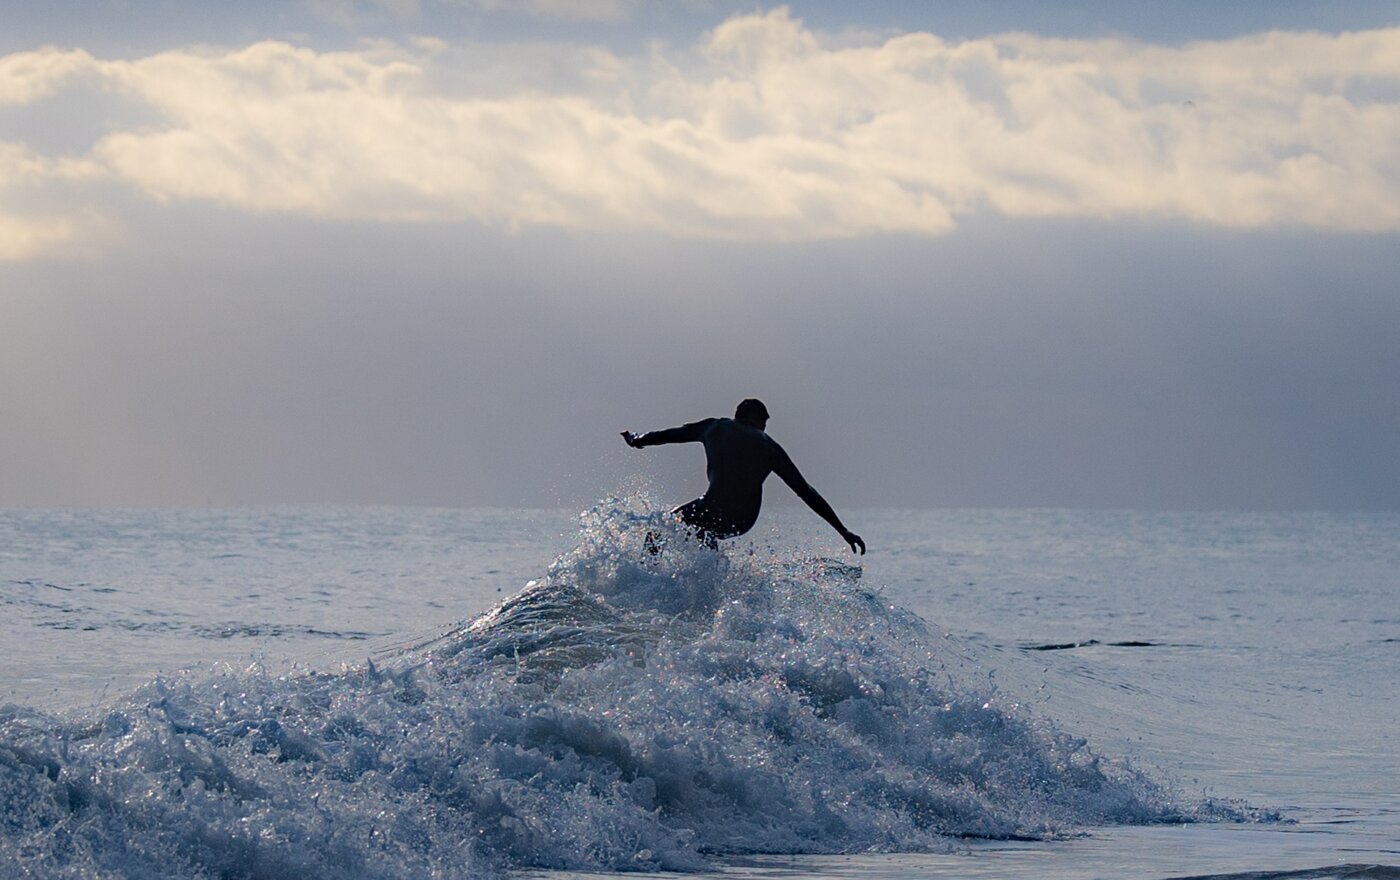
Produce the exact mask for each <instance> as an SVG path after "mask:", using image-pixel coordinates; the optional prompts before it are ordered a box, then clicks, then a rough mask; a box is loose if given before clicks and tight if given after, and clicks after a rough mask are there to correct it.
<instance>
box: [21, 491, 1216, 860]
mask: <svg viewBox="0 0 1400 880" xmlns="http://www.w3.org/2000/svg"><path fill="white" fill-rule="evenodd" d="M1198 809H1199V808H1198V807H1196V806H1193V805H1191V804H1185V803H1180V802H1177V801H1176V800H1175V799H1173V798H1171V797H1169V796H1168V795H1167V794H1166V793H1164V792H1163V790H1162V789H1161V788H1159V787H1158V786H1157V785H1156V784H1154V783H1153V782H1151V781H1150V780H1148V779H1146V778H1144V777H1143V776H1142V775H1140V774H1138V773H1135V772H1133V771H1131V770H1129V769H1127V768H1126V767H1123V766H1121V765H1117V764H1115V763H1112V762H1109V761H1107V760H1105V759H1103V758H1101V757H1099V756H1097V755H1095V754H1093V753H1092V752H1091V751H1090V750H1089V749H1088V748H1087V747H1086V746H1085V744H1084V742H1083V741H1082V740H1078V739H1075V738H1073V737H1070V736H1067V735H1065V734H1063V733H1061V732H1059V731H1057V730H1056V729H1055V728H1054V727H1053V726H1051V725H1050V724H1048V723H1047V722H1045V721H1043V720H1038V719H1036V718H1034V717H1032V716H1030V715H1029V714H1027V713H1026V712H1024V710H1022V709H1021V708H1020V707H1017V706H1015V705H1011V704H1004V703H1003V701H1002V700H1001V699H1000V698H999V697H998V695H997V694H996V693H995V691H994V690H993V689H991V688H989V687H988V686H987V682H986V681H985V679H984V678H982V677H981V676H979V675H977V674H976V673H975V672H974V671H972V670H970V669H969V661H968V659H967V656H966V654H965V652H964V649H963V648H962V647H961V646H959V645H957V644H956V643H955V642H954V641H952V640H950V639H947V638H944V637H939V636H937V635H935V634H931V633H930V632H929V631H928V628H927V627H926V626H925V625H924V623H923V622H922V621H921V620H919V619H918V618H917V617H916V616H914V615H912V614H909V613H908V612H905V611H902V610H900V609H898V608H895V607H892V606H891V605H890V604H889V603H887V602H886V601H885V600H884V599H883V598H882V597H881V596H880V594H879V593H878V592H874V591H871V590H868V589H866V588H865V587H864V586H863V585H862V584H861V582H860V579H859V569H858V568H855V567H853V566H849V565H846V564H844V563H840V562H837V561H834V560H825V559H818V558H811V557H803V556H782V555H768V556H763V555H746V554H743V553H739V552H725V551H723V550H719V551H717V550H714V549H711V548H709V547H706V546H705V545H704V544H703V543H701V542H696V541H694V540H690V539H689V538H688V536H687V535H686V534H685V532H684V531H683V530H681V529H680V528H679V527H678V526H677V525H676V524H675V523H674V522H673V521H671V520H670V519H669V518H668V517H667V516H666V515H665V514H662V513H659V512H657V511H656V510H654V509H653V508H652V506H651V505H650V504H649V503H647V502H646V500H645V499H643V498H640V497H638V496H630V497H626V498H619V499H609V500H608V501H605V502H603V503H601V504H600V505H598V506H597V507H596V508H595V509H593V510H592V511H589V512H588V513H587V514H585V516H584V518H583V527H582V530H581V535H580V541H579V544H578V546H577V547H576V548H575V549H574V550H572V551H570V552H569V553H566V554H564V555H563V556H561V557H560V558H559V559H558V560H556V561H555V562H554V564H553V565H552V566H550V567H549V569H548V570H547V572H546V573H545V574H544V575H543V576H542V577H541V578H540V579H539V580H538V581H536V582H532V583H531V584H530V585H528V586H527V587H526V588H525V589H524V590H523V591H522V592H521V593H519V594H518V595H516V596H513V597H511V598H509V599H507V600H506V601H504V602H502V603H501V604H500V605H499V606H497V607H496V608H495V609H492V610H491V611H490V612H488V613H487V614H485V615H482V616H481V617H480V618H478V619H476V620H474V621H470V622H466V623H463V624H462V625H460V626H457V627H454V628H452V629H451V630H449V631H448V632H446V633H445V634H444V635H443V636H442V637H440V638H438V639H436V640H434V641H432V642H431V643H429V644H426V645H421V646H418V647H416V648H414V649H412V650H408V651H403V652H400V653H398V654H396V655H392V656H387V657H381V658H379V661H378V662H377V663H367V664H365V665H362V666H358V667H356V668H352V669H346V670H343V671H341V672H339V673H335V674H327V673H303V674H297V675H285V676H273V675H268V674H264V673H262V672H260V671H259V670H258V669H256V668H254V669H249V670H238V671H234V670H230V671H226V672H223V673H220V674H208V673H202V674H198V675H189V676H183V677H177V678H162V679H158V680H156V681H153V682H152V683H150V684H149V685H147V686H146V687H144V688H142V689H140V690H138V691H137V692H136V693H134V694H132V695H131V696H130V697H128V698H127V699H124V700H122V701H119V702H118V703H115V704H112V705H109V706H107V707H105V708H103V709H101V710H94V711H89V712H87V713H85V714H81V715H70V716H64V717H51V716H47V715H42V714H39V713H34V712H30V711H27V710H24V709H21V708H18V707H13V706H10V707H5V708H4V709H3V710H0V867H3V868H4V869H5V870H4V872H3V873H4V874H5V876H34V877H85V878H96V877H172V878H174V877H180V878H187V877H249V878H253V877H257V878H283V877H285V878H297V880H307V878H318V877H326V878H331V877H335V878H346V877H351V878H354V877H389V878H392V877H404V878H408V877H415V878H417V877H428V876H432V877H444V878H455V877H481V876H489V875H491V874H493V873H496V872H499V871H502V870H505V869H509V868H514V867H525V866H532V867H549V868H572V869H593V870H627V869H650V870H655V869H671V870H687V869H696V868H701V867H703V866H704V865H705V864H706V863H707V862H706V859H707V858H708V857H709V856H711V855H714V854H727V853H758V852H766V853H818V852H826V853H832V852H853V851H870V850H876V851H916V850H932V849H941V848H946V847H947V846H948V845H949V841H950V839H953V838H956V837H968V836H972V837H992V838H1010V837H1035V838H1041V837H1053V836H1058V835H1064V834H1072V833H1075V832H1076V831H1077V830H1078V829H1081V828H1083V827H1084V826H1089V825H1099V824H1111V823H1140V822H1154V821H1165V820H1180V819H1189V818H1193V817H1195V816H1196V815H1197V812H1198Z"/></svg>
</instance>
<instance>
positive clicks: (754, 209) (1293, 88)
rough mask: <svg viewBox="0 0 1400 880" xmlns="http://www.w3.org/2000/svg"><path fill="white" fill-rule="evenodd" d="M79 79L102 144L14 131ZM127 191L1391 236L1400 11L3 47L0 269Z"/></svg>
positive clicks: (83, 136)
mask: <svg viewBox="0 0 1400 880" xmlns="http://www.w3.org/2000/svg"><path fill="white" fill-rule="evenodd" d="M521 58H533V59H536V60H539V61H540V62H541V63H531V64H522V63H520V59H521ZM75 95H81V96H83V100H84V101H87V102H95V106H97V107H99V108H103V112H102V113H99V114H97V115H96V116H95V117H92V118H87V119H86V120H85V121H84V123H83V125H82V126H76V125H75V126H74V132H73V138H74V139H75V140H77V141H81V142H76V143H71V144H66V145H63V146H61V147H60V146H55V145H54V144H53V143H47V142H48V141H53V140H54V139H53V137H52V136H51V135H52V134H53V132H46V133H45V134H46V136H45V138H38V137H35V136H33V135H34V130H33V129H32V128H26V127H25V125H24V124H22V122H15V121H14V120H16V119H19V120H23V119H24V118H25V117H24V116H23V113H29V114H34V113H38V112H41V111H44V110H45V109H49V110H53V109H54V108H55V107H57V108H62V106H63V105H64V103H65V102H70V101H74V100H76V99H75V97H74V96H75ZM84 106H87V105H86V104H85V105H84ZM94 119H95V120H96V121H95V122H94ZM7 120H8V122H7ZM94 125H97V126H98V128H97V130H96V131H91V129H92V127H93V126H94ZM41 140H42V141H46V143H44V144H40V143H39V142H40V141H41ZM117 191H124V192H127V193H131V192H134V193H136V194H138V195H139V196H140V197H143V198H149V199H152V200H156V201H159V202H206V203H216V204H219V205H222V206H226V207H229V208H232V209H236V210H240V211H248V212H278V213H287V214H294V215H304V216H308V217H315V218H327V219H335V220H340V219H344V220H365V219H369V220H378V221H410V222H424V221H441V220H448V221H460V220H468V221H477V222H480V223H483V224H487V225H490V226H493V227H498V228H508V229H518V228H522V227H528V226H535V225H557V226H562V227H570V228H580V229H589V228H599V227H605V228H609V229H631V228H635V229H645V230H650V231H659V232H662V233H665V234H670V235H675V236H681V237H691V236H694V237H715V238H755V237H757V238H764V239H813V238H831V237H858V236H869V235H878V234H883V233H897V234H908V235H916V236H919V235H923V236H927V235H938V234H941V233H944V232H947V231H949V230H950V229H952V228H953V227H954V226H955V225H956V224H957V223H958V222H959V218H961V217H966V216H969V215H971V214H974V213H978V212H994V213H997V214H1002V215H1006V216H1011V217H1160V218H1182V219H1186V220H1189V221H1194V222H1199V223H1204V224H1215V225H1219V226H1225V227H1246V228H1247V227H1267V226H1278V225H1304V226H1311V227H1319V228H1328V229H1340V230H1353V231H1394V230H1397V229H1400V28H1397V29H1385V30H1373V31H1365V32H1358V33H1343V34H1323V33H1300V32H1274V33H1266V34H1259V35H1255V36H1250V37H1246V38H1240V39H1233V40H1225V41H1214V42H1200V43H1192V44H1187V45H1183V46H1158V45H1150V44H1143V43H1138V42H1133V41H1128V40H1118V39H1102V40H1092V41H1089V40H1068V39H1044V38H1039V37H1036V36H1032V35H1027V34H1007V35H1003V36H999V37H996V38H989V39H978V40H969V41H964V42H956V43H955V42H947V41H944V40H942V39H940V38H939V37H937V36H936V35H934V34H930V33H910V34H903V35H899V36H894V37H891V38H888V39H879V40H874V39H872V40H868V41H866V42H861V43H856V44H852V42H851V41H850V40H849V39H845V40H837V39H834V38H831V37H828V36H825V35H823V34H820V33H817V32H815V31H813V30H810V29H808V28H806V27H805V26H804V25H803V23H802V22H800V21H798V20H796V19H794V18H793V17H792V16H791V15H790V14H789V13H788V12H787V11H786V10H782V9H779V10H777V11H773V12H769V13H766V14H754V15H746V16H740V17H735V18H732V19H730V20H728V21H726V22H724V23H723V24H722V25H720V26H719V27H717V28H716V29H715V30H714V31H712V32H710V33H709V34H707V35H706V36H705V37H704V38H703V39H702V40H701V41H700V42H698V43H697V44H696V45H694V46H691V47H686V48H684V49H680V50H669V49H664V48H658V49H656V50H654V51H653V52H652V53H651V54H650V55H648V56H647V57H642V58H629V57H619V56H616V55H614V54H611V53H609V52H607V51H604V50H601V49H593V48H588V47H571V46H554V47H548V46H546V47H541V46H515V47H512V46H499V45H482V46H466V47H462V46H449V45H446V44H444V43H442V42H440V41H435V40H427V39H425V40H420V41H417V42H414V43H412V44H379V45H370V46H366V47H363V48H361V49H358V50H355V51H335V52H331V51H317V50H314V49H311V48H307V47H298V46H294V45H290V44H287V43H282V42H259V43H256V44H253V45H249V46H246V47H242V48H237V49H218V50H215V49H188V50H179V51H168V52H162V53H159V54H156V55H151V56H148V57H142V58H137V59H128V60H109V59H100V58H95V57H93V56H92V55H90V54H88V53H86V52H84V51H81V50H63V49H57V48H44V49H38V50H35V51H30V52H23V53H16V54H12V55H9V56H5V57H3V58H0V206H3V207H0V259H7V260H17V259H26V258H30V257H34V256H40V255H44V254H46V253H52V252H54V251H55V250H57V249H60V248H65V247H71V246H72V245H73V243H74V241H75V240H77V239H81V238H82V237H83V236H84V235H85V234H87V233H86V232H85V230H90V229H92V228H94V226H95V225H96V226H102V225H103V223H102V220H103V218H104V216H106V215H113V214H115V213H116V211H115V209H114V208H113V207H112V206H111V204H112V203H111V200H112V199H113V198H114V196H113V193H114V192H117ZM94 218H96V219H94ZM107 221H108V222H109V223H115V222H116V220H115V218H113V217H111V216H107Z"/></svg>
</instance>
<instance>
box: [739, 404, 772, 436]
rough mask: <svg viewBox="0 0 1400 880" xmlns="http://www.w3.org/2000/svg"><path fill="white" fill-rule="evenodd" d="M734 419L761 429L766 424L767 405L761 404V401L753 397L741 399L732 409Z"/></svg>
mask: <svg viewBox="0 0 1400 880" xmlns="http://www.w3.org/2000/svg"><path fill="white" fill-rule="evenodd" d="M734 421H736V422H742V423H744V424H745V425H753V426H754V427H755V428H757V429H759V430H760V431H762V430H763V429H764V428H765V427H767V426H768V407H766V406H764V405H763V401H761V400H758V399H756V398H753V397H750V398H748V399H747V400H741V401H739V405H738V406H737V407H735V409H734Z"/></svg>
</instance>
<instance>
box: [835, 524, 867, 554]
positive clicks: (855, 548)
mask: <svg viewBox="0 0 1400 880" xmlns="http://www.w3.org/2000/svg"><path fill="white" fill-rule="evenodd" d="M841 539H842V540H843V541H845V542H846V543H847V544H850V545H851V552H852V553H859V554H860V555H861V556H864V555H865V542H864V541H862V540H861V539H860V535H857V534H856V533H855V532H853V531H851V530H850V529H847V530H846V531H844V532H842V533H841Z"/></svg>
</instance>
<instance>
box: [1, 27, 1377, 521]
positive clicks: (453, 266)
mask: <svg viewBox="0 0 1400 880" xmlns="http://www.w3.org/2000/svg"><path fill="white" fill-rule="evenodd" d="M0 20H3V21H4V26H3V27H0V506H16V505H43V506H48V505H167V504H169V505H204V504H215V505H225V504H251V503H279V502H335V503H342V502H345V503H386V504H434V505H448V506H474V505H502V506H574V505H580V504H587V503H588V502H590V501H591V500H593V499H595V498H598V497H601V496H603V495H606V494H609V493H613V492H615V491H618V490H619V489H620V488H622V487H626V486H630V485H633V483H634V481H635V480H636V479H637V478H642V479H645V480H649V481H650V485H651V486H652V487H653V489H654V491H655V492H657V493H658V495H659V496H660V497H661V498H662V499H663V500H670V501H675V502H680V501H684V500H686V499H687V498H689V497H691V496H693V495H694V494H697V493H698V492H699V491H700V490H701V489H703V456H702V453H701V451H700V449H699V447H698V446H692V447H663V448H658V449H647V450H644V451H634V450H630V449H627V448H626V447H625V446H624V445H623V444H622V442H621V440H620V438H618V436H617V432H618V431H620V430H621V429H623V428H630V429H633V430H647V429H652V428H661V427H668V426H672V425H676V424H680V423H682V422H686V421H691V420H694V419H697V418H701V417H704V416H709V415H728V414H730V413H731V412H732V410H733V407H734V404H735V403H736V402H737V401H738V400H740V399H741V398H743V397H747V396H758V397H761V398H762V399H763V400H764V401H765V402H766V403H767V404H768V408H769V410H770V411H771V412H772V416H773V417H772V421H771V422H770V424H769V431H770V433H771V434H772V435H773V436H775V437H776V438H777V439H778V440H779V441H780V442H782V443H783V444H784V445H785V446H786V447H787V449H788V451H789V452H790V453H792V455H793V457H794V459H795V460H796V461H797V463H798V465H799V467H800V468H802V470H803V471H804V473H805V475H806V476H807V477H808V479H809V480H810V481H811V482H812V483H813V484H814V485H816V486H817V487H818V488H819V489H820V490H821V491H822V492H823V493H824V494H825V495H826V496H827V497H828V499H829V500H831V501H832V502H833V504H834V505H835V506H836V507H837V509H838V510H843V509H846V508H851V507H857V506H938V507H951V506H1075V507H1137V508H1174V509H1183V508H1184V509H1197V508H1230V509H1276V508H1287V509H1314V508H1326V509H1355V508H1365V509H1377V508H1384V509H1397V508H1400V391H1397V389H1400V281H1397V279H1400V8H1398V7H1396V5H1395V4H1394V3H1393V2H1385V3H1380V2H1376V3H1365V2H1354V3H1346V4H1337V3H1332V2H1321V0H1318V2H1276V0H1268V2H1264V0H1260V2H1241V3H1228V4H1222V3H1218V2H1209V3H1207V2H1201V3H1172V4H1165V3H1146V2H1143V3H1134V2H1111V3H1110V2H1089V0H1081V2H1067V3H1040V2H1035V3H1032V2H1002V3H984V2H975V3H974V2H941V3H926V2H889V3H870V4H856V3H845V2H841V3H837V2H831V3H816V2H813V3H801V2H795V3H791V4H789V5H787V6H757V5H755V4H752V3H743V4H740V3H728V2H718V0H717V2H700V0H693V2H684V0H680V2H666V3H662V2H641V0H578V2H568V0H378V2H371V0H306V2H300V3H298V2H282V3H271V2H260V0H258V2H247V3H240V4H232V3H212V2H211V3H180V2H175V0H169V2H152V3H141V2H100V0H93V2H87V3H58V4H39V3H28V2H25V3H20V2H13V0H5V2H0ZM769 496H770V498H771V499H772V500H774V501H779V502H785V501H788V500H790V493H788V491H787V490H786V489H785V488H783V487H782V486H781V485H777V484H775V485H773V486H771V487H770V491H769Z"/></svg>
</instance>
